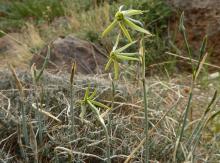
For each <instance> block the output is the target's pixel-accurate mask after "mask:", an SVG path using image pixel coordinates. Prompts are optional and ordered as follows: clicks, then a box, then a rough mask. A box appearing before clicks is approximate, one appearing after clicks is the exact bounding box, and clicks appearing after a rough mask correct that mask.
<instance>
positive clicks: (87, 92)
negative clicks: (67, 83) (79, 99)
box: [84, 84, 90, 100]
mask: <svg viewBox="0 0 220 163" xmlns="http://www.w3.org/2000/svg"><path fill="white" fill-rule="evenodd" d="M89 90H90V84H89V85H88V87H87V88H86V92H85V96H84V100H86V99H87V98H88V97H89Z"/></svg>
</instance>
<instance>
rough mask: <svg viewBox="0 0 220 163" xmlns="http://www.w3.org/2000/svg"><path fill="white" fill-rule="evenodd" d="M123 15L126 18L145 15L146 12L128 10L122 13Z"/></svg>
mask: <svg viewBox="0 0 220 163" xmlns="http://www.w3.org/2000/svg"><path fill="white" fill-rule="evenodd" d="M122 13H123V14H124V15H125V16H133V15H140V14H143V13H144V12H143V11H141V10H126V11H122Z"/></svg>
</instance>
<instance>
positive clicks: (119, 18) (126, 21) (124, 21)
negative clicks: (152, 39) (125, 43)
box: [102, 6, 152, 42]
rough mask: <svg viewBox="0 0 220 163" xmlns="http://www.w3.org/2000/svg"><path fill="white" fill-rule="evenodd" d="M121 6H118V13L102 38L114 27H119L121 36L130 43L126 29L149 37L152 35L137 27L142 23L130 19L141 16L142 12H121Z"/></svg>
mask: <svg viewBox="0 0 220 163" xmlns="http://www.w3.org/2000/svg"><path fill="white" fill-rule="evenodd" d="M122 8H123V6H120V8H119V11H118V12H117V13H116V14H115V18H114V20H113V22H112V23H111V24H110V25H109V26H108V27H107V28H106V29H105V31H104V32H103V33H102V37H104V36H105V35H107V34H108V33H109V32H110V31H111V30H112V29H113V28H114V27H115V26H116V25H119V27H120V29H121V30H122V32H123V34H124V35H125V36H126V37H127V39H128V40H129V41H130V42H132V39H131V36H130V34H129V32H128V30H127V27H130V28H131V29H133V30H136V31H139V32H142V33H145V34H147V35H149V36H151V35H152V34H151V33H150V32H149V31H147V30H145V29H144V28H141V27H140V26H138V25H137V24H139V25H142V23H141V22H140V21H138V20H135V19H132V18H130V17H131V16H134V15H140V14H143V13H144V11H141V10H132V9H130V10H125V11H122Z"/></svg>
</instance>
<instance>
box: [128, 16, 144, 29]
mask: <svg viewBox="0 0 220 163" xmlns="http://www.w3.org/2000/svg"><path fill="white" fill-rule="evenodd" d="M126 18H127V19H128V20H130V21H132V22H134V23H135V24H139V25H140V26H141V27H143V26H144V25H143V23H141V22H140V21H139V20H135V19H132V18H130V17H126Z"/></svg>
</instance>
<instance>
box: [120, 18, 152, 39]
mask: <svg viewBox="0 0 220 163" xmlns="http://www.w3.org/2000/svg"><path fill="white" fill-rule="evenodd" d="M124 22H125V24H127V25H128V26H129V27H130V28H132V29H134V30H136V31H139V32H142V33H145V34H147V35H150V36H151V35H152V34H151V33H150V32H149V31H147V30H146V29H144V28H141V27H139V26H138V25H136V24H134V23H133V22H132V21H130V20H128V19H124Z"/></svg>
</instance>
